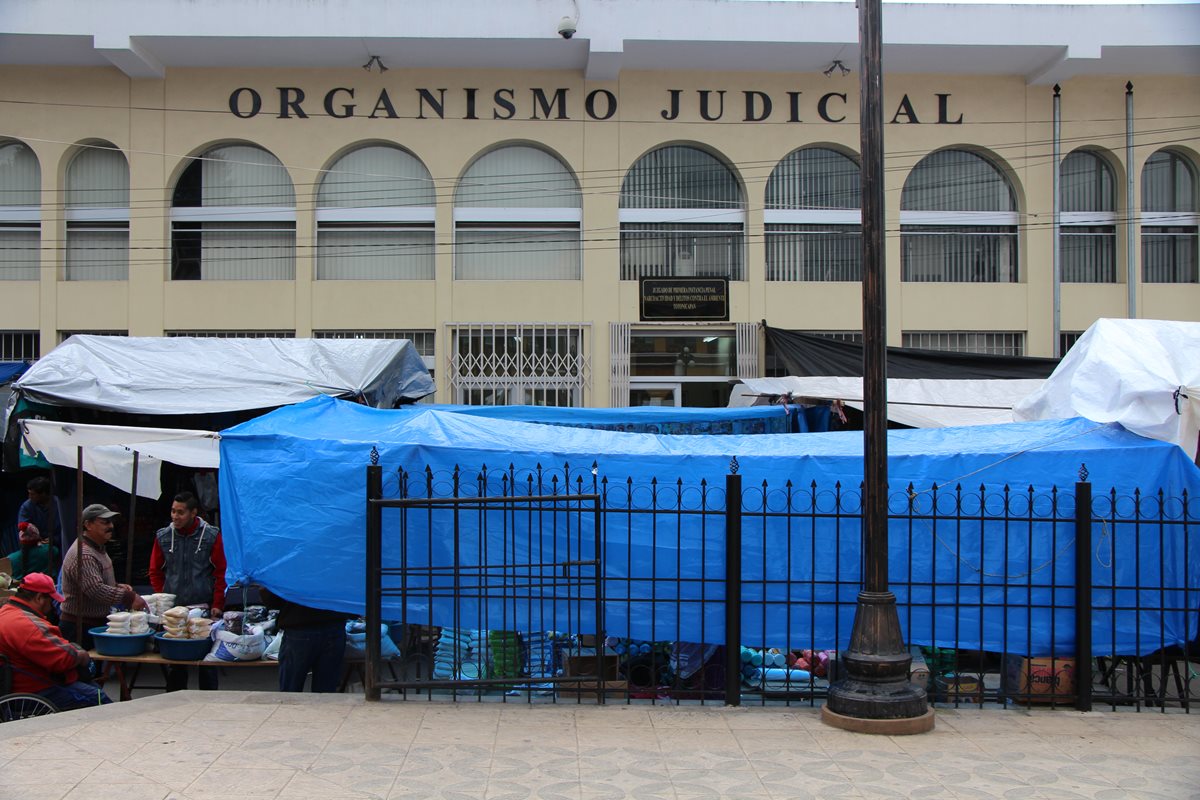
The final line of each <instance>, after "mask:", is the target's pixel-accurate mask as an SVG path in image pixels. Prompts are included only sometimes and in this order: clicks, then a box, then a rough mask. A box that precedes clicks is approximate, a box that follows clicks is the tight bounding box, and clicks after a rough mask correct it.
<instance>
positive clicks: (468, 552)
mask: <svg viewBox="0 0 1200 800" xmlns="http://www.w3.org/2000/svg"><path fill="white" fill-rule="evenodd" d="M393 475H394V477H395V479H396V481H397V482H398V486H397V487H396V495H397V496H395V497H391V498H389V497H385V496H384V487H383V473H382V469H381V468H380V467H378V466H372V467H370V468H369V470H368V478H367V480H368V491H367V563H368V570H367V571H368V575H367V609H368V617H367V633H368V637H367V669H366V671H365V681H364V683H365V686H366V692H367V696H368V698H371V699H378V697H379V694H380V692H381V690H382V689H395V690H424V691H430V690H439V689H440V690H447V691H449V692H450V693H452V694H458V693H473V692H478V691H480V690H485V689H486V690H496V689H507V690H510V691H514V692H546V693H553V692H555V691H557V692H559V693H561V692H563V691H564V690H567V691H569V690H570V689H572V688H574V689H576V690H578V691H580V692H594V693H597V695H598V696H599V697H600V699H601V701H603V698H604V696H605V685H604V684H605V679H606V676H607V675H609V674H610V669H609V665H608V664H606V662H605V655H604V653H605V649H604V647H603V646H602V643H599V642H592V643H591V647H590V648H588V647H585V646H583V645H580V644H578V643H577V642H576V643H575V645H574V651H572V650H571V649H570V648H569V647H568V648H565V649H564V644H565V642H566V637H565V635H561V636H560V634H559V633H558V632H559V631H579V630H595V631H602V630H604V620H603V614H604V597H603V584H602V581H601V574H602V569H601V564H602V561H601V542H602V536H601V535H600V531H601V524H600V496H599V495H598V494H596V493H594V492H586V491H584V487H585V484H584V482H583V479H582V477H578V478H577V480H576V481H575V482H574V483H575V485H574V489H575V491H572V485H571V483H572V481H571V476H570V473H569V470H567V471H556V470H546V471H543V470H542V469H541V468H540V467H539V468H538V469H536V470H534V471H526V472H518V471H517V470H516V469H515V468H514V467H510V468H509V470H508V471H507V472H502V473H500V475H499V478H498V479H496V477H495V476H494V475H489V474H488V470H487V468H486V467H485V468H484V469H483V470H482V471H481V472H479V473H478V474H477V475H476V476H475V478H474V479H473V480H472V481H469V482H468V484H467V487H466V488H467V489H469V491H466V492H464V483H463V481H462V474H461V473H460V471H459V470H458V469H457V468H456V469H455V470H454V471H453V473H452V474H451V475H450V476H449V478H448V483H446V484H444V485H439V479H438V476H436V475H435V474H434V473H433V472H432V471H430V470H428V469H427V470H426V471H425V473H424V474H423V480H421V481H419V482H414V481H413V476H412V475H411V474H410V473H408V472H405V471H404V470H399V471H397V472H396V473H393ZM414 483H416V484H417V485H415V486H414ZM497 484H498V488H499V493H497V494H491V493H489V492H490V491H492V490H494V489H495V488H497ZM414 489H415V490H417V492H416V496H414ZM522 489H524V491H522ZM421 490H423V491H421ZM388 509H395V510H396V511H397V514H396V515H395V519H394V520H392V521H393V522H394V523H395V524H394V525H392V526H386V529H387V531H388V532H389V533H391V534H393V535H392V536H389V537H387V538H385V511H386V510H388ZM464 519H468V520H469V522H470V526H464V525H463V522H464ZM467 527H469V530H470V531H471V535H465V534H464V531H465V530H466V529H467ZM373 564H378V565H379V567H378V568H377V569H372V568H371V565H373ZM389 607H390V608H392V609H395V613H391V614H385V613H384V609H386V608H389ZM414 607H416V608H417V609H418V610H419V609H420V608H421V607H423V608H424V609H425V611H426V613H425V614H424V615H421V614H419V613H415V614H414ZM385 616H386V618H387V619H390V620H393V621H394V622H398V623H399V625H400V628H401V630H402V631H403V632H404V634H403V637H404V638H403V644H402V649H403V650H404V651H405V655H406V656H407V658H406V659H405V661H404V662H403V663H402V664H401V665H400V666H399V669H400V670H401V672H400V673H399V674H397V673H396V671H395V669H396V667H395V665H390V664H389V666H390V667H391V668H392V672H391V675H390V678H389V679H385V678H384V676H383V675H382V671H381V668H382V666H383V663H384V661H385V659H384V658H383V655H384V652H383V649H384V647H385V646H386V640H385V639H384V637H383V630H384V627H383V626H384V623H383V618H384V617H385ZM435 616H436V617H437V619H438V622H439V624H436V625H435V623H434V619H435ZM447 621H449V622H450V624H449V625H446V624H445V623H446V622H447ZM518 630H520V631H523V632H524V633H522V635H520V636H518V635H517V633H516V631H518ZM564 659H568V660H569V668H568V669H567V670H566V673H567V674H565V675H564V674H562V673H563V671H564V670H563V664H562V662H563V660H564ZM611 666H612V667H615V663H613V664H612V665H611Z"/></svg>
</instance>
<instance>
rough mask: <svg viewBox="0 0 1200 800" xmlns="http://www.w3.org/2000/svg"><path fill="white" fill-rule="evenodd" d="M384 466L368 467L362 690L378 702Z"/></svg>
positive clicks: (381, 610)
mask: <svg viewBox="0 0 1200 800" xmlns="http://www.w3.org/2000/svg"><path fill="white" fill-rule="evenodd" d="M382 497H383V467H380V466H379V465H378V464H372V465H370V466H368V467H367V559H366V560H367V576H366V577H367V581H366V587H367V597H366V601H367V663H366V665H365V666H366V669H364V670H363V690H364V691H365V692H366V695H367V699H368V700H378V699H379V669H380V664H379V655H380V638H381V636H382V634H381V630H382V629H381V623H382V622H383V620H382V619H381V617H382V615H383V608H382V596H383V589H382V576H381V574H380V571H381V569H382V567H383V507H382V506H381V505H379V503H378V502H376V501H378V500H380V499H381V498H382Z"/></svg>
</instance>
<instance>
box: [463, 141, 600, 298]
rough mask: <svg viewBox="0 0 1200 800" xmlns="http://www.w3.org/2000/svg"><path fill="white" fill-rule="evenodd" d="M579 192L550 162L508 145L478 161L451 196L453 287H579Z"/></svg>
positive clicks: (561, 169)
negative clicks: (543, 283)
mask: <svg viewBox="0 0 1200 800" xmlns="http://www.w3.org/2000/svg"><path fill="white" fill-rule="evenodd" d="M582 220H583V202H582V195H581V194H580V192H579V184H578V183H577V182H576V181H575V177H574V176H573V175H572V174H571V173H570V171H569V170H568V169H567V168H566V166H565V165H564V164H563V163H562V162H561V161H559V160H558V159H557V158H556V157H555V156H553V155H551V154H549V153H547V152H545V151H544V150H539V149H538V148H536V147H528V146H526V145H509V146H507V147H501V148H498V149H496V150H492V151H491V152H489V153H486V154H484V155H483V156H480V157H479V158H478V159H476V161H475V162H474V163H473V164H471V166H470V167H469V168H468V169H467V171H466V173H465V174H464V175H463V176H462V180H460V181H459V184H458V190H457V191H456V192H455V196H454V277H455V279H457V280H567V281H572V280H579V278H580V274H581V269H582V267H581V263H582V262H581V258H580V245H581V241H580V236H581V234H580V230H581V228H580V224H581V222H582Z"/></svg>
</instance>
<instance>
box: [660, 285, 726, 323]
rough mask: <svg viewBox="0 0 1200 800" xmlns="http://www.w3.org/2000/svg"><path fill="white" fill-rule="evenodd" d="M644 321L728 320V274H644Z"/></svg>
mask: <svg viewBox="0 0 1200 800" xmlns="http://www.w3.org/2000/svg"><path fill="white" fill-rule="evenodd" d="M641 305H642V322H678V321H683V320H692V321H698V320H703V321H711V322H728V321H729V279H728V278H642V280H641Z"/></svg>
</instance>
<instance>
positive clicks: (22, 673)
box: [0, 572, 112, 711]
mask: <svg viewBox="0 0 1200 800" xmlns="http://www.w3.org/2000/svg"><path fill="white" fill-rule="evenodd" d="M62 600H63V597H62V595H61V594H59V593H58V592H56V591H55V590H54V579H53V578H51V577H50V576H49V575H46V574H44V573H41V572H34V573H31V574H29V575H26V576H25V579H24V580H23V581H21V585H20V587H18V588H17V594H16V596H15V597H12V598H10V599H9V601H8V602H7V603H5V604H4V605H3V606H0V653H3V654H4V656H5V657H6V658H7V659H8V663H9V667H10V668H11V670H12V691H13V692H17V693H25V694H40V695H41V696H42V697H45V698H46V699H47V700H49V701H50V702H51V703H54V705H56V706H58V709H59V711H66V710H67V709H71V708H84V707H86V706H94V705H100V704H103V703H109V702H112V701H110V700H109V699H108V697H107V696H105V694H104V692H103V691H101V689H100V687H99V686H97V685H96V684H94V683H89V682H87V681H81V680H80V679H79V676H80V675H81V674H82V675H87V674H88V666H89V663H90V661H91V659H90V658H89V657H88V654H87V651H86V650H84V649H83V648H82V647H80V646H78V645H75V644H72V643H71V642H68V641H67V640H66V639H64V638H63V636H62V634H61V633H60V632H59V630H58V628H56V627H55V626H53V625H51V624H50V622H49V621H48V620H47V619H46V615H47V614H48V613H49V612H50V609H51V608H52V604H51V601H58V602H59V603H61V602H62Z"/></svg>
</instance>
